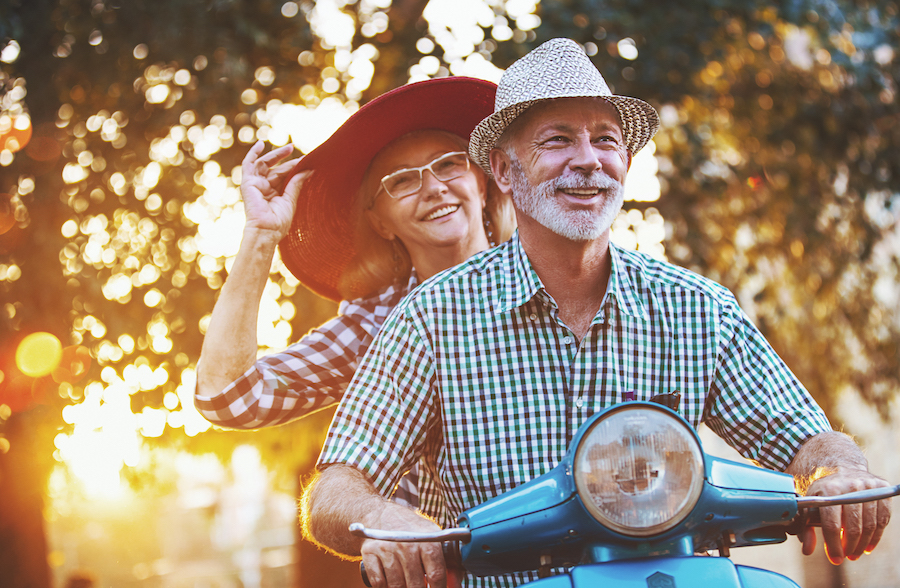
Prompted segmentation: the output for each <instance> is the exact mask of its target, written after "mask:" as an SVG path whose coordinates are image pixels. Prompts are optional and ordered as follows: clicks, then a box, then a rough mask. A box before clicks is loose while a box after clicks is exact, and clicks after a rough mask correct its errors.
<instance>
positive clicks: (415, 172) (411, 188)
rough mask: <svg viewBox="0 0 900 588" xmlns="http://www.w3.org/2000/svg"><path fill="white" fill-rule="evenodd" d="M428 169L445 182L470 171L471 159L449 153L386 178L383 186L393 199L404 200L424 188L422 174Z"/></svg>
mask: <svg viewBox="0 0 900 588" xmlns="http://www.w3.org/2000/svg"><path fill="white" fill-rule="evenodd" d="M426 169H427V170H431V173H432V174H434V177H435V178H437V179H439V180H441V181H442V182H445V181H447V180H452V179H454V178H458V177H459V176H461V175H463V174H464V173H466V172H467V171H469V158H468V157H466V154H465V153H461V152H454V153H447V154H446V155H442V156H440V157H438V158H437V159H435V160H434V161H432V162H431V163H429V164H427V165H423V166H422V167H417V168H411V169H401V170H399V171H396V172H394V173H392V174H390V175H388V176H385V177H384V178H383V179H382V180H381V184H382V185H383V186H384V189H385V191H386V192H387V193H388V195H389V196H391V197H392V198H403V197H404V196H409V195H411V194H415V193H416V192H418V191H419V189H420V188H421V187H422V174H423V173H424V170H426Z"/></svg>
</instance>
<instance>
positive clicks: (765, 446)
mask: <svg viewBox="0 0 900 588" xmlns="http://www.w3.org/2000/svg"><path fill="white" fill-rule="evenodd" d="M723 334H724V335H725V337H724V338H723V341H724V342H725V343H724V345H723V347H722V349H721V351H720V353H719V365H718V368H717V374H716V378H715V381H714V383H713V386H712V390H711V392H712V399H711V400H712V402H710V403H709V404H708V406H707V411H708V412H707V418H706V422H707V424H708V425H709V427H710V428H711V429H712V430H713V431H715V432H716V433H717V434H718V435H719V436H720V437H722V438H723V439H725V440H726V441H727V442H728V443H729V444H730V445H732V447H734V448H735V449H736V450H737V451H739V452H740V453H741V454H742V455H743V456H744V457H746V458H748V459H751V460H754V461H756V462H757V463H759V464H760V465H762V466H764V467H767V468H771V469H775V470H779V471H783V470H784V469H785V468H787V466H788V465H790V463H791V461H792V460H793V458H794V456H795V455H796V454H797V451H799V449H800V446H801V445H803V443H804V442H806V440H807V439H809V438H810V437H813V436H814V435H817V434H819V433H822V432H825V431H830V430H831V425H830V424H829V422H828V419H827V417H826V416H825V413H824V412H823V411H822V409H821V408H820V407H819V406H818V404H816V402H815V401H814V400H813V398H812V396H811V395H810V394H809V392H808V391H807V390H806V388H805V387H804V386H803V384H801V383H800V381H799V380H798V379H797V377H796V376H795V375H794V374H793V373H792V372H791V371H790V369H789V368H788V367H787V365H786V364H785V363H784V361H783V360H782V359H781V358H780V357H779V356H778V354H777V353H776V352H775V350H774V349H772V347H771V346H770V345H769V343H768V341H766V339H765V337H763V335H762V333H760V332H759V330H758V329H757V328H756V327H755V326H754V325H753V324H752V322H751V321H750V319H749V318H748V317H747V316H746V315H745V314H744V313H743V311H741V310H740V309H739V308H737V305H736V303H735V306H734V308H733V309H732V311H731V312H729V313H727V316H726V317H725V329H724V330H723Z"/></svg>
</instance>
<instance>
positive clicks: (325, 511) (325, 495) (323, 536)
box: [300, 465, 402, 557]
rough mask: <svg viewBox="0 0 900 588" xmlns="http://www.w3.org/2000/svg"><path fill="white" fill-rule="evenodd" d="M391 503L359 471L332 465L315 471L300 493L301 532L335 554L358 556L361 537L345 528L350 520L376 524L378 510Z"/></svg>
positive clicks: (371, 524)
mask: <svg viewBox="0 0 900 588" xmlns="http://www.w3.org/2000/svg"><path fill="white" fill-rule="evenodd" d="M391 504H392V503H390V502H389V501H387V500H385V499H384V498H382V496H381V495H380V494H378V491H377V490H376V489H375V487H374V486H373V485H372V483H371V482H370V481H369V480H368V479H367V478H366V477H365V476H364V475H363V474H362V472H360V471H359V470H357V469H356V468H354V467H350V466H345V465H333V466H331V467H329V468H327V469H326V470H325V471H323V472H321V473H320V474H318V476H316V478H315V479H314V480H313V481H312V482H311V483H310V484H309V485H308V486H307V487H306V490H305V491H304V492H303V499H302V502H301V505H300V506H301V513H300V516H301V521H302V524H303V534H304V535H305V536H306V537H307V538H308V539H310V540H311V541H313V542H314V543H316V544H318V545H321V546H323V547H325V548H327V549H329V550H331V551H333V552H335V553H337V554H340V555H344V556H351V557H359V555H360V547H361V545H362V542H363V540H362V539H360V538H357V537H354V536H353V535H350V533H349V532H348V530H347V529H348V527H349V526H350V524H351V523H362V524H364V525H365V526H367V527H369V526H376V525H377V520H378V518H380V517H379V516H378V513H380V512H381V511H382V510H383V509H384V508H385V507H389V506H390V505H391ZM393 506H395V507H396V506H398V505H393ZM401 508H402V507H401Z"/></svg>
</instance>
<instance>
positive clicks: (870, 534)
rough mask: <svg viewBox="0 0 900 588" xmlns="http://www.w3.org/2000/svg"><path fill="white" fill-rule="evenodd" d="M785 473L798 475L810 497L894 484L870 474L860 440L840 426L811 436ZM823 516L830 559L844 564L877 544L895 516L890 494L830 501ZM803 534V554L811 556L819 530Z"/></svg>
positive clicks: (810, 529) (799, 481)
mask: <svg viewBox="0 0 900 588" xmlns="http://www.w3.org/2000/svg"><path fill="white" fill-rule="evenodd" d="M785 472H787V473H789V474H791V475H792V476H794V479H795V480H796V482H797V486H798V488H800V490H801V491H802V490H803V488H806V491H805V494H806V495H807V496H835V495H838V494H847V493H849V492H856V491H858V490H869V489H872V488H883V487H887V486H890V484H888V483H887V482H885V481H884V480H882V479H881V478H879V477H877V476H874V475H872V474H870V473H869V467H868V462H866V458H865V456H864V455H863V453H862V451H860V449H859V447H858V446H857V445H856V442H855V441H853V439H851V438H850V437H848V436H847V435H844V434H843V433H838V432H835V431H829V432H827V433H819V434H818V435H816V436H814V437H811V438H810V439H808V440H807V441H806V443H804V444H803V445H802V446H801V447H800V450H799V451H798V452H797V455H795V456H794V460H793V461H792V462H791V465H789V466H788V467H787V469H786V470H785ZM822 472H826V473H825V475H822V474H821V473H822ZM810 482H811V483H810ZM807 486H808V487H807ZM820 515H821V520H822V538H823V540H824V543H825V553H826V554H827V555H828V559H829V561H831V563H833V564H834V565H840V564H841V563H843V561H844V558H845V557H846V558H847V559H849V560H851V561H856V560H857V559H859V558H860V556H861V555H862V554H863V553H868V552H870V551H872V550H873V549H875V546H876V545H878V542H879V541H880V540H881V535H882V534H883V533H884V528H885V527H886V526H887V524H888V521H890V520H891V502H890V499H886V500H879V501H877V502H867V503H864V504H847V505H844V506H829V507H826V508H822V509H820ZM798 538H799V539H800V541H801V542H802V543H803V554H804V555H810V554H811V553H812V552H813V550H815V548H816V535H815V529H813V528H812V527H807V528H806V529H804V530H803V532H802V533H801V534H800V535H799V537H798Z"/></svg>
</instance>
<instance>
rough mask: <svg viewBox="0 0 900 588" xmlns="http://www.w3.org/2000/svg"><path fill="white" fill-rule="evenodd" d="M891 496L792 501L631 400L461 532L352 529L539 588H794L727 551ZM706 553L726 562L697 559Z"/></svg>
mask: <svg viewBox="0 0 900 588" xmlns="http://www.w3.org/2000/svg"><path fill="white" fill-rule="evenodd" d="M897 495H900V485H897V486H893V487H890V488H881V489H877V490H866V491H862V492H854V493H851V494H844V495H841V496H830V497H819V496H798V495H797V494H796V493H795V491H794V479H793V477H791V476H790V475H788V474H784V473H779V472H774V471H770V470H765V469H760V468H757V467H753V466H751V465H747V464H742V463H738V462H733V461H729V460H725V459H721V458H717V457H713V456H710V455H706V454H705V453H704V452H703V450H702V448H701V445H700V438H699V437H698V436H697V433H696V431H694V429H693V428H691V426H690V425H689V424H688V423H687V421H685V420H684V419H683V418H681V417H680V416H679V415H678V414H677V413H676V412H674V411H673V410H671V409H669V408H667V407H665V406H662V405H660V404H657V403H654V402H628V403H624V404H619V405H616V406H613V407H610V408H608V409H606V410H604V411H601V412H598V413H597V414H595V415H594V416H593V417H591V418H590V419H589V420H588V421H587V422H585V423H584V424H583V425H582V426H581V428H580V429H579V430H578V432H577V433H576V434H575V437H574V438H573V440H572V443H571V445H570V446H569V451H568V453H567V454H566V456H565V457H564V458H563V460H562V461H561V462H560V463H559V465H557V466H556V467H555V468H554V469H552V470H551V471H549V472H547V473H546V474H544V475H543V476H540V477H539V478H535V479H534V480H531V481H530V482H528V483H526V484H522V485H521V486H519V487H517V488H514V489H513V490H510V491H509V492H506V493H505V494H502V495H500V496H497V497H495V498H492V499H491V500H488V501H487V502H485V503H483V504H481V505H479V506H476V507H474V508H471V509H469V510H467V511H465V512H464V513H462V514H461V515H460V516H459V518H458V527H457V528H454V529H447V530H444V531H439V532H435V533H403V532H395V531H380V530H376V529H366V528H365V527H363V526H362V525H360V524H358V523H354V524H353V525H351V526H350V532H351V533H353V534H354V535H357V536H360V537H366V538H371V539H379V540H385V541H400V542H407V541H416V542H418V541H432V542H433V541H442V542H444V554H445V559H446V560H447V564H448V567H460V568H461V569H464V570H466V571H468V572H470V573H472V574H475V575H476V576H491V575H499V574H506V573H510V572H518V571H525V570H538V574H539V577H540V578H541V579H539V580H536V581H534V582H531V583H529V584H528V586H529V587H531V586H533V587H534V588H585V587H587V586H609V587H610V588H612V587H615V588H667V587H670V586H671V587H674V586H677V587H678V588H688V587H692V586H696V587H702V588H709V587H710V586H716V587H717V588H731V587H735V588H738V587H740V588H762V587H766V588H799V587H798V586H797V584H796V583H794V582H793V581H792V580H790V579H789V578H786V577H785V576H782V575H780V574H776V573H774V572H770V571H767V570H763V569H759V568H754V567H748V566H742V565H735V564H734V563H733V562H732V561H731V560H730V559H729V557H728V556H729V553H730V550H731V549H732V548H734V547H743V546H751V545H766V544H772V543H781V542H784V541H785V540H786V539H787V535H788V534H797V533H799V532H800V531H801V530H802V528H803V527H804V526H806V525H815V524H816V523H817V518H818V510H817V509H818V508H819V507H824V506H834V505H840V504H851V503H860V502H869V501H872V500H880V499H883V498H889V497H891V496H897ZM711 550H717V551H718V554H719V555H720V556H724V557H704V556H705V555H706V554H707V552H709V551H711ZM551 570H554V572H553V573H555V574H556V575H552V573H551ZM363 576H364V580H365V579H366V578H365V570H363ZM366 585H369V584H368V582H366Z"/></svg>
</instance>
